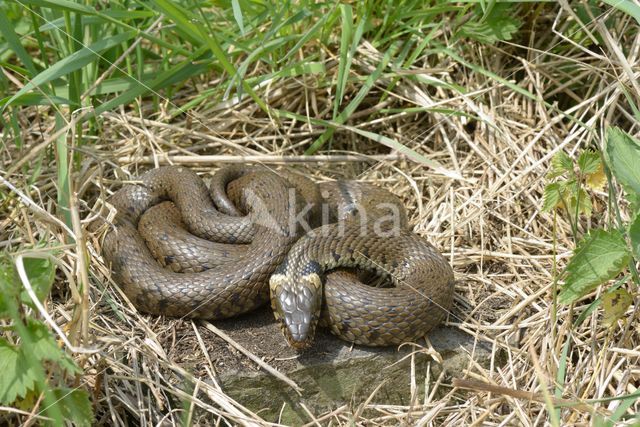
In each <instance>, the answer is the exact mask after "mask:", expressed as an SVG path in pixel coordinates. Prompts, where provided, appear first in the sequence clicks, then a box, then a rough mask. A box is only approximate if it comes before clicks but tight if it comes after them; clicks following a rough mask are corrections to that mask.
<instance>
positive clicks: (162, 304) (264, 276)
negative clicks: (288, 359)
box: [103, 167, 453, 348]
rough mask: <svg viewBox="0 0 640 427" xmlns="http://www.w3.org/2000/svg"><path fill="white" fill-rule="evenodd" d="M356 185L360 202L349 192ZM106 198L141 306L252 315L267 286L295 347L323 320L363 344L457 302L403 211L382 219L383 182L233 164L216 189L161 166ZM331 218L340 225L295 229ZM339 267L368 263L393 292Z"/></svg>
mask: <svg viewBox="0 0 640 427" xmlns="http://www.w3.org/2000/svg"><path fill="white" fill-rule="evenodd" d="M227 192H228V193H229V196H227V195H226V193H227ZM358 192H359V193H361V194H360V196H361V199H360V200H356V201H354V200H352V197H353V193H358ZM223 193H224V194H223ZM210 194H211V195H210ZM211 197H213V200H215V203H214V201H212V198H211ZM345 198H346V199H349V200H346V202H345ZM167 200H170V202H169V201H167ZM109 201H110V203H111V204H112V205H113V206H114V207H115V209H116V215H115V218H114V219H113V220H112V221H111V223H110V224H109V228H108V232H107V233H106V235H105V238H104V241H103V254H104V256H105V259H106V260H107V261H108V262H110V263H111V266H112V270H113V272H114V275H115V278H116V281H117V283H118V284H119V285H120V286H121V288H122V289H123V290H124V292H125V294H126V295H127V296H128V297H129V299H130V300H131V301H132V302H133V303H134V305H135V306H136V307H137V308H138V309H139V310H141V311H144V312H148V313H152V314H160V315H167V316H180V317H183V316H184V317H197V318H207V319H221V318H227V317H232V316H235V315H238V314H241V313H245V312H248V311H251V310H253V309H254V308H256V307H258V306H259V305H262V304H264V303H265V302H266V301H267V300H268V299H269V295H270V294H271V305H272V307H273V309H274V313H275V316H276V318H277V319H278V321H279V323H280V324H281V327H282V330H283V332H284V334H285V336H286V338H287V340H288V342H289V344H291V345H292V346H294V347H296V348H303V347H306V346H308V345H309V344H310V342H311V339H312V338H313V334H314V332H315V328H316V324H317V323H318V322H320V323H322V324H325V325H327V326H328V327H329V328H330V329H331V331H332V332H333V333H334V334H336V335H338V336H339V337H341V338H343V339H345V340H348V341H351V342H355V343H358V344H365V345H375V346H379V345H391V344H398V343H401V342H404V341H409V340H413V339H416V338H418V337H420V336H422V335H424V334H425V333H426V332H427V331H428V330H429V329H431V328H432V327H433V326H435V325H437V324H438V323H440V321H441V320H442V319H443V318H444V317H445V316H446V313H447V312H448V310H449V309H450V308H451V305H452V301H453V272H452V270H451V267H450V266H449V264H448V263H447V262H446V260H445V259H444V258H443V257H442V255H440V254H439V253H438V252H437V251H436V250H435V249H434V248H433V246H431V245H430V244H429V243H428V242H427V241H426V240H425V239H424V238H422V237H420V236H417V235H415V234H413V233H411V232H409V231H407V230H406V229H405V228H404V226H405V225H406V215H405V213H404V210H403V209H401V210H400V211H399V212H397V213H395V214H394V215H390V217H389V218H386V219H384V218H383V219H384V221H383V220H381V219H380V218H381V217H384V212H386V211H385V208H388V207H389V206H391V207H393V206H398V205H399V202H398V199H397V198H395V196H392V195H390V193H387V192H385V191H384V190H381V189H379V188H377V187H373V186H367V185H363V186H361V185H359V184H356V183H352V182H346V183H342V184H334V185H320V186H318V185H316V184H314V183H313V182H312V181H310V180H308V179H307V178H305V177H301V176H299V175H293V174H288V173H285V174H283V175H282V176H279V174H276V173H274V172H270V171H266V170H263V169H257V168H238V167H235V168H227V169H223V170H221V172H219V173H217V174H216V175H215V176H214V179H213V180H212V185H211V191H209V190H208V189H207V187H206V186H205V184H204V182H203V181H202V180H201V179H200V178H199V177H198V175H197V174H195V173H194V172H192V171H190V170H188V169H186V168H181V167H163V168H159V169H155V170H152V171H150V172H147V173H146V174H144V175H143V176H141V177H140V183H139V184H135V185H126V186H124V187H123V188H122V189H120V190H119V191H118V192H116V193H115V194H114V195H113V196H112V197H111V198H110V200H109ZM355 203H357V204H359V205H360V207H363V206H364V209H353V206H355ZM323 206H328V207H329V208H330V209H329V212H328V211H327V210H325V209H323ZM340 206H341V208H342V209H339V208H338V207H340ZM345 206H346V208H345ZM380 206H383V209H379V207H380ZM394 209H395V208H394ZM240 212H247V215H244V216H243V215H241V213H240ZM321 217H322V218H321ZM327 217H328V218H330V220H333V221H340V222H338V223H336V224H328V225H323V226H321V227H317V228H314V229H313V230H312V231H310V230H309V227H303V226H300V223H301V222H302V223H305V224H307V223H308V224H314V226H315V225H317V224H318V223H320V222H326V220H327ZM292 218H293V219H295V220H296V221H292ZM323 218H324V221H322V219H323ZM354 219H355V220H354ZM300 220H302V221H300ZM381 221H382V222H381ZM381 224H382V225H381ZM192 234H194V235H195V236H193V235H192ZM303 235H304V236H303ZM302 236H303V237H302ZM212 240H213V241H215V242H211V241H212ZM154 256H155V257H154ZM342 267H347V268H350V267H351V268H352V267H357V268H361V269H366V270H373V271H375V272H377V273H378V274H380V275H382V276H386V277H388V278H390V279H391V281H392V282H393V284H394V285H395V288H391V289H381V288H372V287H370V286H366V285H363V284H360V283H359V282H357V281H356V280H355V279H354V276H353V274H350V273H346V272H334V273H332V274H329V275H327V274H326V273H329V272H331V271H332V270H334V269H336V268H342ZM269 281H270V286H269ZM321 313H322V314H321Z"/></svg>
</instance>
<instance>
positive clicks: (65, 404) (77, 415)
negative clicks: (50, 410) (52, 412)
mask: <svg viewBox="0 0 640 427" xmlns="http://www.w3.org/2000/svg"><path fill="white" fill-rule="evenodd" d="M52 391H53V394H54V396H55V398H56V404H57V405H59V407H60V412H62V415H63V416H64V418H65V419H67V420H69V421H71V423H72V424H73V425H76V426H90V425H91V424H92V422H93V410H92V408H91V400H89V393H87V392H86V390H81V389H77V388H75V389H71V388H58V389H55V390H52Z"/></svg>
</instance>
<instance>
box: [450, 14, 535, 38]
mask: <svg viewBox="0 0 640 427" xmlns="http://www.w3.org/2000/svg"><path fill="white" fill-rule="evenodd" d="M510 10H511V6H510V5H508V4H496V5H495V6H493V7H492V8H491V10H490V11H489V13H488V14H486V15H485V16H484V17H478V16H476V19H470V20H468V21H467V22H465V24H464V25H463V26H462V27H461V28H460V29H459V30H458V33H457V34H456V38H459V37H469V38H472V39H475V40H478V41H479V42H482V43H486V44H494V43H496V42H498V41H500V40H511V38H512V37H513V34H514V33H515V32H516V31H518V28H520V26H521V25H522V23H521V22H520V21H519V20H518V19H515V18H513V17H511V16H510V15H509V11H510ZM478 12H481V11H480V10H479V8H478Z"/></svg>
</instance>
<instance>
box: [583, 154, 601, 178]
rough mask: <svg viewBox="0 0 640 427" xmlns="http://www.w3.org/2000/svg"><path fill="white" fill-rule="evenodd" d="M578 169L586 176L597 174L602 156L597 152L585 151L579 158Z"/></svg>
mask: <svg viewBox="0 0 640 427" xmlns="http://www.w3.org/2000/svg"><path fill="white" fill-rule="evenodd" d="M578 167H579V168H580V171H581V172H582V173H584V174H590V173H596V172H598V169H599V168H600V156H599V155H598V153H596V152H595V151H591V150H587V151H583V152H582V154H580V157H578Z"/></svg>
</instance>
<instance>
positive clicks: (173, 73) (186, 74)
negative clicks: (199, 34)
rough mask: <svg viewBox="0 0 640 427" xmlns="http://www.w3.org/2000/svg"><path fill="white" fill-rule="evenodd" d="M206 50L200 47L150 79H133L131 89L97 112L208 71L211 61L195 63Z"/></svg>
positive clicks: (96, 110)
mask: <svg viewBox="0 0 640 427" xmlns="http://www.w3.org/2000/svg"><path fill="white" fill-rule="evenodd" d="M206 50H207V47H206V46H202V47H200V49H198V50H197V51H196V52H194V54H193V56H192V57H190V58H187V59H186V60H184V61H183V62H182V63H180V64H177V65H174V66H173V67H172V68H170V69H168V70H167V71H164V72H162V73H160V74H158V75H156V77H155V78H154V79H152V80H150V81H142V82H141V81H138V80H134V79H131V82H132V84H133V86H132V87H131V89H130V90H128V91H127V92H124V93H122V94H121V95H119V96H117V97H115V98H113V99H111V100H109V101H107V102H105V103H104V104H102V105H100V106H98V107H97V108H96V109H95V114H96V115H99V114H102V113H104V112H105V111H109V110H112V109H113V108H115V107H117V106H119V105H123V104H127V103H129V102H131V101H133V100H134V99H136V98H137V97H139V96H142V95H145V94H148V93H150V92H155V91H157V90H159V89H162V88H165V87H169V86H171V85H173V84H175V83H178V82H181V81H184V80H186V79H188V78H190V77H192V76H195V75H197V74H200V73H202V72H204V71H206V70H207V69H208V68H210V66H211V65H210V64H209V63H199V64H194V61H195V60H196V59H197V58H198V57H200V56H201V55H202V54H203V53H204V52H206Z"/></svg>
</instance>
